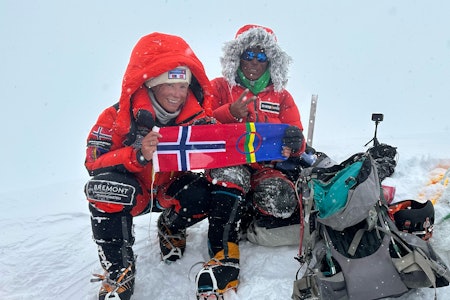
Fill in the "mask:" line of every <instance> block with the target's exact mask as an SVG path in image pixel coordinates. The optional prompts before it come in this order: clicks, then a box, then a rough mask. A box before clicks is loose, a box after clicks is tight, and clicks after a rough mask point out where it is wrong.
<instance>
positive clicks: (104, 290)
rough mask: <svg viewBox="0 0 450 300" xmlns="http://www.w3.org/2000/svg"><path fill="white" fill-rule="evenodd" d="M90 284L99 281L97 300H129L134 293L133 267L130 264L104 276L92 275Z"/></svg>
mask: <svg viewBox="0 0 450 300" xmlns="http://www.w3.org/2000/svg"><path fill="white" fill-rule="evenodd" d="M94 276H95V277H97V278H94V279H91V282H95V281H101V282H102V286H101V287H100V291H99V292H98V299H99V300H130V299H131V295H133V292H134V276H135V267H134V265H132V264H130V265H129V266H128V267H127V268H123V269H120V270H117V271H112V272H108V271H106V272H105V274H104V275H100V274H94Z"/></svg>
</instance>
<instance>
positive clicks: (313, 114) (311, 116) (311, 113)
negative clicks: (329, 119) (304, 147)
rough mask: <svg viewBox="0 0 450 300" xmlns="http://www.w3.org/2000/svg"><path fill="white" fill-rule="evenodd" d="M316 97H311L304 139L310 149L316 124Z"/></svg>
mask: <svg viewBox="0 0 450 300" xmlns="http://www.w3.org/2000/svg"><path fill="white" fill-rule="evenodd" d="M318 98H319V97H318V95H312V96H311V107H310V111H309V124H308V137H307V138H306V143H307V144H308V145H309V146H311V147H312V144H313V135H314V124H315V122H316V108H317V100H318Z"/></svg>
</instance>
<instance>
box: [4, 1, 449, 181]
mask: <svg viewBox="0 0 450 300" xmlns="http://www.w3.org/2000/svg"><path fill="white" fill-rule="evenodd" d="M449 11H450V2H449V1H446V0H435V1H418V0H415V1H414V0H395V1H393V0H381V1H362V0H340V1H333V0H329V1H324V0H322V1H320V0H319V1H317V0H315V1H304V0H300V1H299V0H291V1H281V0H280V1H263V0H262V1H234V0H231V1H209V0H199V1H194V0H184V1H183V0H178V1H175V0H166V1H156V0H155V1H148V0H147V1H111V0H108V1H107V0H94V1H92V0H91V1H86V0H78V1H72V0H66V1H57V0H54V1H50V0H48V1H39V0H35V1H25V0H0V38H1V42H0V56H1V60H2V66H1V68H0V93H1V95H0V97H1V107H2V110H1V111H2V113H1V119H0V125H1V130H2V140H3V142H2V145H1V148H0V149H1V150H0V151H1V152H0V155H1V162H2V168H3V171H2V172H1V173H0V174H1V176H2V185H3V184H4V186H5V188H6V189H14V188H17V187H21V188H23V187H24V185H25V186H27V185H28V186H33V185H42V184H46V183H54V182H64V181H66V180H76V179H80V178H84V177H86V178H87V173H86V172H85V170H84V167H83V161H84V151H85V139H86V136H87V133H88V131H89V130H90V128H91V126H92V125H93V123H94V122H95V120H96V118H97V116H98V114H99V113H100V112H101V111H102V110H103V109H104V108H105V107H107V106H109V105H111V104H113V103H115V102H116V101H117V100H118V97H119V95H120V87H121V81H122V76H123V73H124V71H125V68H126V65H127V63H128V59H129V56H130V52H131V49H132V47H133V46H134V45H135V43H136V42H137V40H138V39H139V38H140V37H141V36H143V35H146V34H148V33H151V32H154V31H159V32H166V33H170V34H176V35H180V36H182V37H183V38H184V39H185V40H186V41H187V42H188V43H189V44H190V45H191V47H192V48H193V50H194V51H195V52H196V54H197V55H198V56H199V58H200V59H201V60H202V61H203V63H204V65H205V68H206V71H207V74H208V76H209V77H210V78H211V79H212V78H214V77H217V76H220V75H221V68H220V62H219V57H220V56H221V54H222V46H223V43H224V42H226V41H228V40H230V39H233V38H234V35H235V33H236V31H237V30H238V28H239V27H241V26H242V25H244V24H248V23H256V24H261V25H265V26H267V27H270V28H272V29H273V30H274V31H275V34H276V35H277V37H278V42H279V44H280V46H281V47H282V48H283V49H284V50H285V51H286V52H287V53H288V54H289V55H290V56H291V57H292V58H293V60H294V62H293V64H292V65H291V68H290V72H289V74H290V81H289V84H288V90H289V91H290V92H291V94H292V95H293V96H294V98H295V99H296V102H297V104H298V106H299V108H300V111H301V114H302V119H303V123H304V125H305V129H307V127H308V118H309V105H310V99H311V95H312V94H317V95H318V108H317V118H316V127H315V132H314V144H315V145H316V146H318V147H323V148H325V149H322V150H324V151H325V152H326V146H327V145H330V144H336V143H340V142H341V141H343V140H344V141H348V139H353V138H354V139H355V141H357V143H359V144H358V145H357V146H358V147H360V146H362V145H364V143H365V142H367V141H369V140H370V139H371V137H372V135H373V129H374V123H373V122H372V121H371V114H372V113H375V112H377V113H378V112H379V113H384V121H383V122H382V123H381V124H380V126H379V133H378V136H379V138H380V139H381V140H382V141H383V140H384V141H387V142H391V143H392V142H393V141H395V139H396V137H397V136H398V137H400V136H402V137H404V136H409V137H416V138H417V141H416V144H414V145H417V147H418V148H419V147H421V148H424V151H425V152H427V151H428V152H433V151H434V150H433V149H430V148H429V147H427V144H426V143H429V139H430V138H431V139H434V140H433V142H432V143H433V145H434V144H436V145H437V146H436V147H441V149H440V150H439V151H444V150H445V151H446V149H450V146H449V147H447V146H448V145H450V142H449V136H450V135H449V132H450V120H449V112H450V84H449V82H448V81H449V79H450V18H449V17H448V13H449ZM394 143H395V142H394ZM414 147H415V146H414ZM433 147H434V146H433ZM445 147H447V148H445ZM443 149H444V150H443Z"/></svg>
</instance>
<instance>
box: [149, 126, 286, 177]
mask: <svg viewBox="0 0 450 300" xmlns="http://www.w3.org/2000/svg"><path fill="white" fill-rule="evenodd" d="M288 126H289V125H287V124H268V123H236V124H210V125H193V126H169V127H162V128H160V129H159V133H160V134H161V135H162V138H160V140H159V143H158V146H157V151H156V152H155V153H154V154H153V168H154V170H155V172H164V171H188V170H200V169H211V168H221V167H227V166H236V165H241V164H247V163H253V162H260V161H271V160H284V159H286V158H285V157H283V156H282V155H281V151H282V143H283V142H282V139H283V135H284V131H285V130H286V128H287V127H288Z"/></svg>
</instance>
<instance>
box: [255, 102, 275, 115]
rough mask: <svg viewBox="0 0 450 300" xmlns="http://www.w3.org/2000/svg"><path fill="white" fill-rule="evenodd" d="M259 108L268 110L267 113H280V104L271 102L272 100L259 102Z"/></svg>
mask: <svg viewBox="0 0 450 300" xmlns="http://www.w3.org/2000/svg"><path fill="white" fill-rule="evenodd" d="M259 110H261V111H265V112H269V113H274V114H279V113H280V104H278V103H273V102H264V101H261V102H260V103H259Z"/></svg>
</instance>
